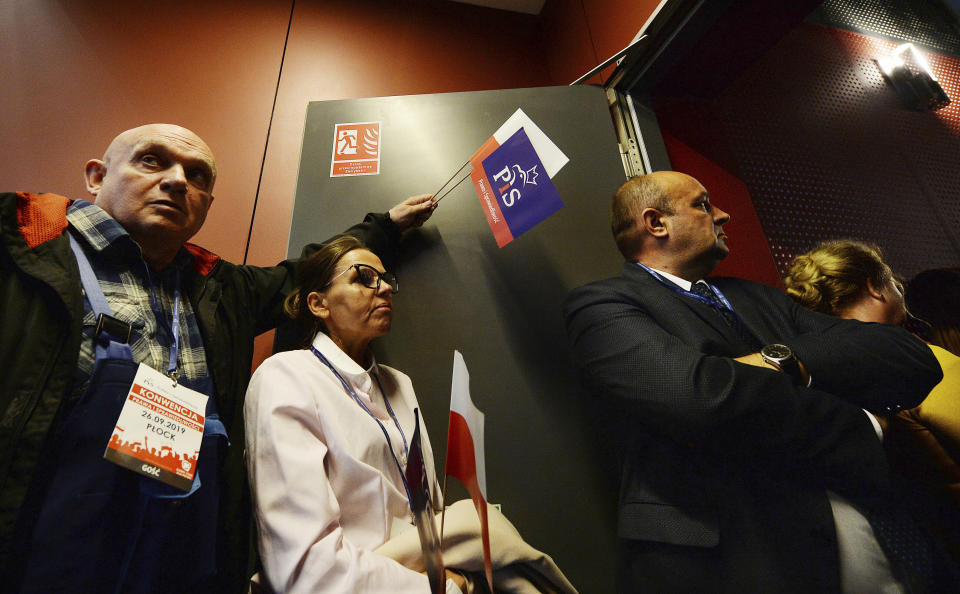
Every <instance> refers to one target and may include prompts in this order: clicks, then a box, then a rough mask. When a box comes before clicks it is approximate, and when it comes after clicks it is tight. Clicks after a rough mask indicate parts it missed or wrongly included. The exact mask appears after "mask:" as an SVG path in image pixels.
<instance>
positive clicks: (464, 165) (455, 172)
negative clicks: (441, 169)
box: [433, 159, 470, 202]
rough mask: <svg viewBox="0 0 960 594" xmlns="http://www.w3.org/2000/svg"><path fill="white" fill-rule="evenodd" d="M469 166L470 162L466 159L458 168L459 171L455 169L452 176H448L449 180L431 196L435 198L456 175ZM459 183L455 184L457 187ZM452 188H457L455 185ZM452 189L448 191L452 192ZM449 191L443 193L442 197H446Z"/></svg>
mask: <svg viewBox="0 0 960 594" xmlns="http://www.w3.org/2000/svg"><path fill="white" fill-rule="evenodd" d="M469 164H470V160H469V159H468V160H467V162H466V163H464V164H463V165H461V166H460V169H457V170H456V171H454V172H453V175H451V176H450V179H448V180H447V181H445V182H443V185H442V186H440V187H439V188H437V191H436V192H434V193H433V195H434V196H436V195H437V194H439V193H440V191H441V190H443V189H444V188H445V187H447V184H449V183H450V182H451V181H453V178H455V177H457V174H458V173H460V172H461V171H463V168H464V167H466V166H467V165H469ZM460 181H463V180H460ZM459 183H460V182H457V184H458V185H459ZM453 187H454V188H455V187H457V186H456V185H455V186H453ZM452 189H453V188H450V190H452ZM450 190H447V192H446V193H444V194H443V196H446V195H447V193H449V192H450ZM443 196H441V198H443ZM438 202H439V200H438Z"/></svg>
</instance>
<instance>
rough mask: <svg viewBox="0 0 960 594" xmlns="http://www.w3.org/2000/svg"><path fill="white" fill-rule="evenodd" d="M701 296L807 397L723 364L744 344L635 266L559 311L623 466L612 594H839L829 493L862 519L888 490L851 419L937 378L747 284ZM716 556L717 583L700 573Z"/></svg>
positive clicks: (872, 444) (903, 352)
mask: <svg viewBox="0 0 960 594" xmlns="http://www.w3.org/2000/svg"><path fill="white" fill-rule="evenodd" d="M711 282H712V283H713V284H714V285H716V286H718V287H719V288H720V289H721V290H722V291H723V293H724V294H725V295H726V297H727V298H728V299H729V301H730V303H731V304H732V306H733V309H734V310H735V311H736V312H737V313H738V314H739V316H740V317H741V318H742V320H743V323H744V324H745V325H746V326H747V327H748V328H749V330H750V331H751V332H752V334H753V336H754V337H755V339H756V340H757V341H759V343H760V344H770V343H783V344H786V345H788V346H790V347H791V349H793V351H794V352H795V353H797V355H798V356H799V357H800V359H801V360H802V361H803V362H804V363H805V364H806V366H807V368H808V369H809V370H810V373H811V375H812V376H813V387H812V388H807V387H800V386H796V385H794V384H793V382H791V380H790V378H789V377H788V376H787V375H786V374H782V373H777V372H775V371H772V370H769V369H763V368H759V367H754V366H750V365H744V364H740V363H737V362H735V361H734V360H733V358H734V357H739V356H742V355H746V354H749V353H751V352H753V351H754V350H755V349H756V345H754V344H751V342H747V341H746V340H745V339H744V337H743V333H741V332H739V331H737V330H736V329H735V328H734V327H731V325H729V324H728V323H726V322H725V321H724V319H723V317H722V316H721V315H719V314H718V313H717V312H716V311H715V310H714V309H713V308H711V307H710V306H708V305H706V304H704V303H701V302H699V301H697V300H695V299H692V298H690V297H688V296H685V295H682V294H680V293H678V292H676V291H674V290H671V288H669V287H668V286H667V285H664V284H662V283H660V282H659V281H657V280H656V279H655V278H654V277H653V276H651V275H650V274H649V273H647V272H646V271H644V270H643V269H641V268H640V267H639V266H637V265H636V264H633V263H627V264H625V265H624V268H623V273H622V275H621V276H619V277H615V278H611V279H607V280H603V281H598V282H595V283H591V284H589V285H586V286H584V287H580V288H578V289H575V290H574V291H572V292H571V293H570V295H569V296H568V297H567V299H566V302H565V306H564V314H565V318H566V323H567V334H568V336H569V338H570V343H571V347H572V351H573V354H574V356H575V358H576V359H577V361H578V363H579V364H580V366H581V368H582V370H583V373H584V377H585V380H586V382H587V384H588V386H589V388H590V389H591V392H592V393H593V394H595V395H596V396H597V397H598V400H597V403H598V404H604V405H605V408H607V407H608V408H610V409H611V412H610V413H609V417H610V420H609V422H608V423H607V424H606V425H605V428H606V429H607V431H606V432H605V433H604V435H603V437H604V438H605V439H610V440H612V441H613V443H612V444H611V446H612V448H613V449H615V450H616V451H617V453H618V454H619V456H620V463H621V466H620V470H621V477H620V480H621V486H620V502H619V518H618V535H619V537H620V539H621V540H620V549H621V551H620V572H621V573H620V576H619V579H618V582H619V586H620V591H621V592H632V591H650V592H677V591H684V592H686V591H700V592H704V591H724V592H766V591H777V592H780V593H781V594H784V593H786V592H798V593H800V592H839V590H840V580H839V564H838V557H837V546H836V537H835V533H834V527H833V518H832V513H831V510H830V505H829V502H828V500H827V496H826V490H827V489H829V490H832V491H834V492H837V493H840V494H842V495H844V496H846V497H847V498H849V499H851V500H853V501H855V502H857V503H859V504H861V505H864V506H871V505H877V504H880V503H881V502H882V498H883V497H884V496H885V495H886V494H887V493H888V491H889V487H890V477H889V474H888V470H887V465H886V460H885V457H884V453H883V449H882V447H881V443H880V440H879V439H878V438H877V435H876V433H875V431H874V428H873V427H872V426H871V423H870V421H869V420H868V418H867V416H866V415H865V414H864V412H863V410H861V407H862V408H866V409H869V410H872V411H874V412H881V411H883V410H884V409H885V408H886V407H887V406H890V405H896V404H899V405H902V406H911V405H912V403H914V402H919V401H920V400H922V399H923V397H924V396H925V395H926V393H927V392H928V391H929V389H930V388H931V387H932V386H933V385H935V384H936V382H938V381H939V380H940V377H941V372H940V368H939V365H938V364H937V362H936V360H935V359H934V357H933V356H932V354H931V353H930V349H929V348H927V347H926V345H924V344H923V343H922V342H921V341H920V340H918V339H916V338H915V337H913V336H911V335H909V334H908V333H907V332H905V331H904V330H902V329H900V328H896V327H894V326H889V325H885V324H865V323H862V322H857V321H852V320H842V319H839V318H834V317H830V316H825V315H823V314H818V313H814V312H811V311H808V310H806V309H804V308H801V307H800V306H798V305H797V304H796V303H794V302H793V301H792V300H791V299H790V298H789V297H787V296H786V295H784V294H783V293H782V292H780V291H778V290H776V289H774V288H772V287H768V286H765V285H760V284H757V283H751V282H748V281H744V280H739V279H732V278H718V279H711ZM638 552H639V553H638ZM714 552H715V553H716V556H717V557H719V559H721V560H722V563H723V566H722V567H720V568H718V567H716V566H714V565H710V564H707V563H705V562H702V561H703V559H704V558H705V556H707V555H713V554H714ZM634 553H637V554H638V555H639V554H643V555H647V556H646V557H644V558H643V560H642V561H638V558H639V557H638V556H633V557H631V555H634ZM654 554H659V555H661V556H660V557H658V558H656V561H655V562H652V563H651V561H650V559H651V558H652V557H653V555H654ZM669 563H677V564H678V565H677V566H670V565H668V564H669ZM661 567H666V568H668V569H667V570H666V571H658V570H659V569H660V568H661ZM676 567H682V568H683V569H682V570H677V569H676ZM671 573H672V575H670V574H671ZM658 574H663V575H662V576H660V575H658ZM660 577H662V578H663V579H662V580H661V579H660ZM704 583H706V584H708V586H706V587H700V586H699V585H698V586H693V585H692V584H704Z"/></svg>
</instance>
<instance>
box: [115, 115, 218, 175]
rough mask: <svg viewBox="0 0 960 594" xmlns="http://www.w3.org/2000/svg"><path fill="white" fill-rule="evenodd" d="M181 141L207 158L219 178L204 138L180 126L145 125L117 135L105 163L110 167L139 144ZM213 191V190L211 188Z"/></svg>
mask: <svg viewBox="0 0 960 594" xmlns="http://www.w3.org/2000/svg"><path fill="white" fill-rule="evenodd" d="M161 138H163V139H170V138H174V139H179V140H180V142H182V143H183V144H184V145H186V146H190V147H193V148H194V150H196V151H197V153H198V154H199V155H200V156H201V157H205V160H207V162H208V163H207V164H208V165H209V166H210V170H211V172H212V173H213V177H214V179H216V176H217V163H216V160H215V159H214V158H213V151H212V150H210V147H209V146H207V143H206V142H204V141H203V139H202V138H200V137H199V136H197V135H196V134H195V133H194V132H193V131H192V130H190V129H188V128H184V127H183V126H178V125H176V124H144V125H142V126H137V127H136V128H130V129H129V130H124V131H123V132H121V133H120V134H117V136H116V138H114V139H113V140H112V141H111V142H110V145H109V146H107V150H106V151H105V152H104V153H103V162H104V163H105V164H106V165H107V166H108V167H109V166H110V163H111V161H116V158H117V157H118V156H120V157H122V156H124V155H126V153H127V152H129V150H130V148H131V147H133V146H135V145H136V144H137V143H139V142H143V141H144V140H152V139H161ZM211 189H212V188H211Z"/></svg>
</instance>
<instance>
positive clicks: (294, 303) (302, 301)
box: [283, 235, 368, 346]
mask: <svg viewBox="0 0 960 594" xmlns="http://www.w3.org/2000/svg"><path fill="white" fill-rule="evenodd" d="M365 249H368V248H367V246H366V245H364V243H363V242H362V241H360V240H359V239H357V238H356V237H353V236H351V235H342V236H340V237H337V238H336V239H334V240H332V241H329V242H327V243H326V244H325V245H324V246H323V247H322V248H320V249H319V250H317V251H316V252H314V253H313V254H311V255H310V256H308V257H307V258H306V259H305V260H303V261H302V262H300V266H299V267H298V268H297V288H295V289H294V290H293V292H292V293H290V294H289V295H287V298H286V299H285V300H284V301H283V312H284V313H285V314H287V317H288V318H290V319H291V320H293V325H294V327H295V328H296V330H297V336H298V338H299V342H300V345H301V346H307V345H308V344H310V342H311V341H312V340H313V337H314V336H315V335H316V334H317V332H319V331H323V332H326V331H327V328H326V326H324V324H323V321H322V320H321V319H320V318H318V317H317V316H315V315H313V312H311V311H310V308H309V307H308V306H307V295H309V294H310V293H313V292H314V291H317V292H320V291H323V288H324V287H326V286H327V283H329V282H330V279H331V278H333V274H334V272H335V271H336V269H337V263H338V262H339V261H340V259H341V258H343V257H344V256H345V255H346V254H347V253H348V252H352V251H353V250H365Z"/></svg>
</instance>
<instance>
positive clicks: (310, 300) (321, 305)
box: [307, 291, 330, 318]
mask: <svg viewBox="0 0 960 594" xmlns="http://www.w3.org/2000/svg"><path fill="white" fill-rule="evenodd" d="M307 307H309V308H310V312H311V313H312V314H313V315H315V316H316V317H318V318H326V317H327V316H329V315H330V310H329V309H327V300H326V299H325V298H324V296H323V293H320V292H317V291H311V292H310V293H308V294H307Z"/></svg>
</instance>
